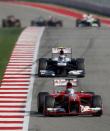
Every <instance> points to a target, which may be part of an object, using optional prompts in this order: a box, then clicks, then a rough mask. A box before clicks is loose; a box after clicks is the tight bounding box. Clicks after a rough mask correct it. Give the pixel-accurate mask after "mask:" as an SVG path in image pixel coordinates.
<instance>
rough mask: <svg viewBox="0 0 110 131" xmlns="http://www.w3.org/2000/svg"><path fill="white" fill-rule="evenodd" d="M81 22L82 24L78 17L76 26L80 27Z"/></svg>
mask: <svg viewBox="0 0 110 131" xmlns="http://www.w3.org/2000/svg"><path fill="white" fill-rule="evenodd" d="M79 24H80V20H79V19H77V20H76V27H79Z"/></svg>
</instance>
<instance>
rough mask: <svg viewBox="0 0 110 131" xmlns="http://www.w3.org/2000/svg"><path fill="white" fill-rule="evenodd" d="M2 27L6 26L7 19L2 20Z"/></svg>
mask: <svg viewBox="0 0 110 131" xmlns="http://www.w3.org/2000/svg"><path fill="white" fill-rule="evenodd" d="M2 27H6V20H5V19H3V20H2Z"/></svg>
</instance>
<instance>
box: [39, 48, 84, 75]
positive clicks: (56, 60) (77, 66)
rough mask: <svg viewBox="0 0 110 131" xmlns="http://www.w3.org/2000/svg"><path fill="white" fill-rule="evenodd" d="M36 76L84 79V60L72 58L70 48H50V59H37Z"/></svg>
mask: <svg viewBox="0 0 110 131" xmlns="http://www.w3.org/2000/svg"><path fill="white" fill-rule="evenodd" d="M38 76H40V77H47V76H48V77H55V76H60V77H66V76H75V77H84V76H85V67H84V58H72V49H71V48H62V47H60V48H52V58H40V59H39V66H38Z"/></svg>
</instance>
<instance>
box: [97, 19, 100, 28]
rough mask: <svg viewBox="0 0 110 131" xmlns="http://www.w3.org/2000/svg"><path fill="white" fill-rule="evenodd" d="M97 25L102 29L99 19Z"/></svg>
mask: <svg viewBox="0 0 110 131" xmlns="http://www.w3.org/2000/svg"><path fill="white" fill-rule="evenodd" d="M97 24H98V27H101V22H100V20H99V19H97Z"/></svg>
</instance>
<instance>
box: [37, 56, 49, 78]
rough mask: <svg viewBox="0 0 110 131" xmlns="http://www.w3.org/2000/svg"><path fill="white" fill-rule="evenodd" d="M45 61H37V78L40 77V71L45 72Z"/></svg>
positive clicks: (42, 59) (43, 59)
mask: <svg viewBox="0 0 110 131" xmlns="http://www.w3.org/2000/svg"><path fill="white" fill-rule="evenodd" d="M46 68H47V60H46V59H45V58H41V59H39V66H38V76H41V73H40V70H46Z"/></svg>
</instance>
